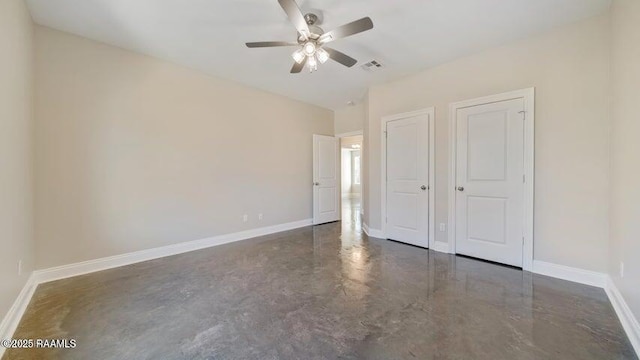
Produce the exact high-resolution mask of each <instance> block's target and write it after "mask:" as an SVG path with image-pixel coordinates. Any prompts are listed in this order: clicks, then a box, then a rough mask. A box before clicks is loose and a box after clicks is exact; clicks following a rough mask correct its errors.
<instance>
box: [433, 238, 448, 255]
mask: <svg viewBox="0 0 640 360" xmlns="http://www.w3.org/2000/svg"><path fill="white" fill-rule="evenodd" d="M431 250H433V251H437V252H441V253H445V254H448V253H449V243H443V242H441V241H434V242H433V247H432V248H431Z"/></svg>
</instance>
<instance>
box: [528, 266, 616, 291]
mask: <svg viewBox="0 0 640 360" xmlns="http://www.w3.org/2000/svg"><path fill="white" fill-rule="evenodd" d="M532 272H533V273H536V274H540V275H546V276H551V277H554V278H557V279H562V280H568V281H573V282H577V283H580V284H584V285H591V286H597V287H600V288H604V287H605V286H606V285H607V278H608V276H607V275H606V274H604V273H599V272H596V271H591V270H583V269H578V268H573V267H569V266H564V265H557V264H552V263H548V262H544V261H540V260H533V269H532Z"/></svg>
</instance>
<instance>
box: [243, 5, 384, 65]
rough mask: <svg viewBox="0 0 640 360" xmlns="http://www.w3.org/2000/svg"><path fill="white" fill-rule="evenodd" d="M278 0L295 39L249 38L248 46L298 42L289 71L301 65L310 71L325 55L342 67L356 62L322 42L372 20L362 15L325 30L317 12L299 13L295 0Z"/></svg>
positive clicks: (366, 25) (350, 32) (369, 25)
mask: <svg viewBox="0 0 640 360" xmlns="http://www.w3.org/2000/svg"><path fill="white" fill-rule="evenodd" d="M278 3H279V4H280V6H281V7H282V9H283V10H284V12H285V13H287V16H288V17H289V20H290V21H291V23H292V24H293V25H294V26H295V28H296V30H297V32H298V36H297V37H298V43H297V44H296V43H290V42H285V41H263V42H252V43H246V45H247V47H248V48H261V47H276V46H299V48H298V49H297V50H296V51H294V52H293V54H291V57H293V60H294V62H295V63H294V64H293V67H292V68H291V73H292V74H297V73H299V72H301V71H302V69H303V68H304V67H305V66H307V67H308V69H309V71H310V72H314V71H316V70H318V64H319V63H320V64H324V63H325V62H327V61H328V60H329V59H332V60H334V61H336V62H338V63H340V64H342V65H344V66H346V67H352V66H353V65H355V64H356V63H357V62H358V61H357V60H356V59H354V58H352V57H350V56H348V55H346V54H344V53H342V52H340V51H338V50H335V49H332V48H330V47H327V46H325V44H327V43H329V42H331V41H334V40H337V39H341V38H345V37H347V36H351V35H355V34H358V33H361V32H364V31H367V30H371V29H373V22H372V21H371V19H370V18H368V17H365V18H362V19H360V20H356V21H353V22H350V23H348V24H345V25H342V26H339V27H337V28H336V29H333V30H331V31H329V32H327V33H325V32H324V30H322V28H320V27H319V26H318V25H316V23H317V22H318V16H317V15H316V14H312V13H310V14H306V15H303V14H302V11H300V8H299V7H298V4H296V2H295V0H278Z"/></svg>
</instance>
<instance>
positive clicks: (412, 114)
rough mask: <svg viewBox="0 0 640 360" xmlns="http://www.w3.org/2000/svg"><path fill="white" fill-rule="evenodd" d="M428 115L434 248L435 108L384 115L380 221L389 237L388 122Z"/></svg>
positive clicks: (430, 241) (384, 234)
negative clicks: (387, 220)
mask: <svg viewBox="0 0 640 360" xmlns="http://www.w3.org/2000/svg"><path fill="white" fill-rule="evenodd" d="M420 115H426V116H427V117H428V118H429V121H428V126H427V128H428V129H429V184H428V185H427V186H428V189H427V191H428V192H429V225H428V226H429V249H433V248H434V244H435V209H436V207H435V193H436V192H435V183H436V181H435V150H436V147H435V108H434V107H430V108H425V109H422V110H417V111H411V112H405V113H401V114H395V115H389V116H384V117H383V118H382V121H381V131H380V134H381V138H380V144H382V150H381V156H380V158H381V166H380V167H381V174H380V191H381V194H380V195H381V196H380V211H381V212H380V222H381V224H382V225H381V232H382V236H383V237H384V238H387V222H386V221H385V218H386V216H387V156H386V153H387V138H386V136H385V132H386V129H387V123H388V122H390V121H395V120H401V119H406V118H410V117H415V116H420Z"/></svg>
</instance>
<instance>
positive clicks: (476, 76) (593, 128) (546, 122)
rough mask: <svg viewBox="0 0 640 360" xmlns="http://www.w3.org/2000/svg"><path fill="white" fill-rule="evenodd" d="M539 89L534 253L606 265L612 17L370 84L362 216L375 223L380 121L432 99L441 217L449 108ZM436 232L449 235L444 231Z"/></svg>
mask: <svg viewBox="0 0 640 360" xmlns="http://www.w3.org/2000/svg"><path fill="white" fill-rule="evenodd" d="M529 87H535V88H536V135H535V141H536V149H535V151H536V186H535V259H537V260H543V261H547V262H551V263H557V264H562V265H566V266H572V267H577V268H583V269H589V270H594V271H602V272H604V271H605V270H606V269H607V255H606V254H607V252H608V244H607V236H608V221H607V218H608V212H607V207H608V168H609V160H608V159H609V154H608V146H609V145H608V135H607V134H608V130H609V124H608V111H609V110H608V96H609V89H608V88H609V18H608V15H603V16H600V17H597V18H593V19H590V20H587V21H584V22H581V23H578V24H574V25H570V26H567V27H564V28H560V29H558V30H555V31H553V32H551V33H547V34H543V35H540V36H536V37H533V38H529V39H526V40H524V41H519V42H517V43H514V44H511V45H507V46H503V47H499V48H494V49H491V50H488V51H485V52H482V53H479V54H476V55H473V56H469V57H466V58H463V59H459V60H456V61H454V62H451V63H447V64H444V65H441V66H438V67H435V68H432V69H430V70H427V71H425V72H422V73H419V74H417V75H414V76H411V77H408V78H405V79H401V80H399V81H396V82H392V83H388V84H384V85H380V86H375V87H373V88H371V89H370V90H369V98H368V103H369V105H368V106H369V109H368V111H369V117H368V124H367V125H365V133H366V134H365V137H366V139H367V140H366V141H365V147H364V148H365V151H366V154H367V156H366V157H365V159H366V161H367V167H366V168H367V171H368V175H369V179H368V180H369V182H368V183H367V184H366V192H365V204H366V208H365V216H364V217H365V221H366V222H367V223H368V225H369V226H370V227H371V228H374V229H380V219H381V214H380V131H381V130H380V119H381V117H382V116H384V115H389V114H394V113H401V112H406V111H412V110H417V109H421V108H425V107H430V106H435V109H436V110H435V111H436V124H435V126H436V224H437V223H446V222H447V187H448V164H449V142H448V116H449V114H448V106H449V104H450V103H452V102H456V101H460V100H465V99H471V98H475V97H481V96H486V95H492V94H497V93H501V92H506V91H511V90H518V89H523V88H529ZM436 236H437V237H436V240H437V241H441V242H446V241H447V236H446V233H445V232H436Z"/></svg>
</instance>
